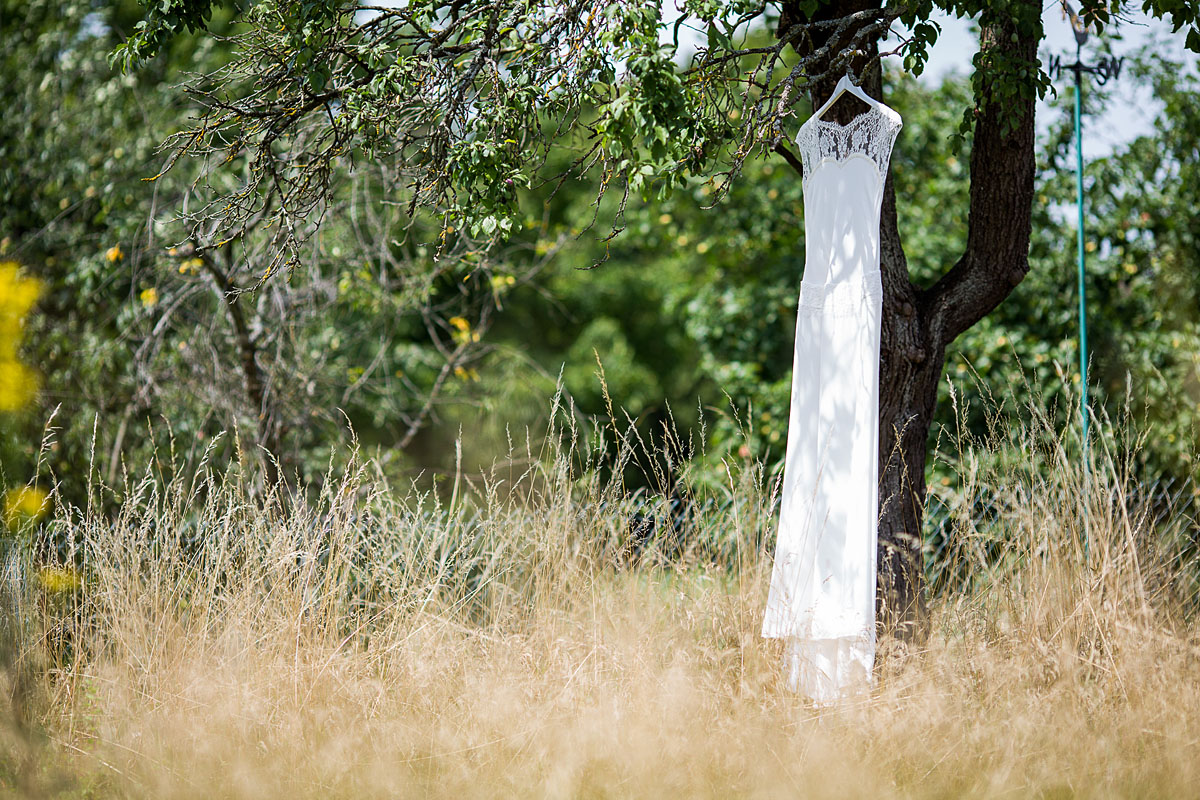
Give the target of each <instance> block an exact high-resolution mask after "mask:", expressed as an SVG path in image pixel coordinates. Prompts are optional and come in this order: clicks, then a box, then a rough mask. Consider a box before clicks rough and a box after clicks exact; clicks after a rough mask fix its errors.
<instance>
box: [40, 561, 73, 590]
mask: <svg viewBox="0 0 1200 800" xmlns="http://www.w3.org/2000/svg"><path fill="white" fill-rule="evenodd" d="M37 582H38V585H39V586H41V587H42V591H44V592H45V593H46V594H70V593H71V592H74V591H77V590H78V589H79V588H80V587H81V586H83V579H82V578H80V577H79V573H78V572H76V571H75V570H74V569H72V568H71V567H42V568H41V569H39V570H38V571H37Z"/></svg>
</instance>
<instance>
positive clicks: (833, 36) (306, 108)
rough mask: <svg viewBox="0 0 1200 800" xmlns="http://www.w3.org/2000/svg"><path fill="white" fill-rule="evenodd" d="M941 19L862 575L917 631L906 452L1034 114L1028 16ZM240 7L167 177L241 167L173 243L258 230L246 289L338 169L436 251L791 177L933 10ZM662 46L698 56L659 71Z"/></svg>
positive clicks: (184, 3)
mask: <svg viewBox="0 0 1200 800" xmlns="http://www.w3.org/2000/svg"><path fill="white" fill-rule="evenodd" d="M938 6H939V7H941V8H944V9H946V10H948V11H950V12H953V13H955V14H958V15H968V16H971V17H972V18H974V19H976V20H977V22H978V24H979V28H980V37H979V43H980V44H979V51H978V53H977V54H976V55H975V57H974V61H973V64H974V75H973V77H972V90H973V96H972V101H971V103H970V105H969V107H968V108H967V109H965V110H964V116H963V125H962V129H963V132H964V133H969V134H970V136H971V139H970V167H969V171H970V190H969V195H968V199H967V207H966V208H965V209H963V211H965V212H966V216H967V234H966V240H965V244H964V247H963V249H962V251H961V253H959V254H958V255H957V257H956V258H955V259H954V260H953V262H952V263H950V264H946V265H942V267H941V270H940V272H939V274H938V275H937V277H936V278H935V279H934V280H933V281H932V282H930V283H928V284H925V285H919V284H918V283H916V282H914V280H913V277H912V276H911V275H910V272H909V268H908V264H907V261H906V256H905V251H904V247H903V242H902V238H901V231H900V229H899V225H898V221H897V220H898V215H897V208H896V195H895V189H894V185H893V183H892V181H891V180H890V179H889V180H888V181H887V184H886V187H885V195H884V201H883V203H884V205H883V214H882V221H881V231H880V234H881V254H882V265H881V267H882V272H883V285H884V315H883V334H882V352H883V355H882V363H881V373H880V433H881V435H880V482H881V483H880V487H881V492H880V496H881V515H880V559H879V563H880V568H881V569H880V600H881V605H882V610H883V611H884V612H885V614H886V617H887V619H889V620H890V621H891V622H894V623H899V622H903V623H909V622H912V621H915V620H919V618H920V617H921V616H922V613H921V612H922V607H923V600H922V597H923V593H922V587H921V583H920V580H921V579H920V574H921V573H920V558H919V545H920V538H921V537H920V529H921V527H920V525H921V514H922V508H923V505H924V494H925V483H924V473H925V461H926V446H927V439H928V432H929V427H930V424H931V422H932V419H933V414H934V407H935V404H936V400H937V395H938V383H939V378H940V376H941V374H942V369H943V365H944V362H945V355H946V351H947V347H948V346H949V345H950V344H951V343H952V342H953V341H954V340H955V339H956V338H957V337H958V336H959V335H960V334H961V333H963V332H964V331H966V330H968V329H969V328H971V326H973V325H974V324H976V323H977V322H978V321H979V320H981V319H983V318H984V317H985V316H987V315H988V314H989V313H990V312H991V311H992V310H993V309H995V308H996V306H997V305H998V304H999V303H1000V302H1001V301H1003V300H1004V298H1005V297H1007V296H1008V294H1009V293H1010V292H1011V291H1012V289H1013V288H1014V287H1015V286H1016V285H1018V284H1019V283H1020V282H1021V280H1022V279H1023V278H1024V276H1025V275H1026V273H1027V272H1028V269H1029V262H1028V250H1029V241H1030V231H1031V209H1032V205H1033V186H1034V171H1035V170H1034V121H1033V109H1034V102H1035V100H1036V99H1037V97H1038V96H1040V95H1042V94H1043V93H1044V92H1045V90H1046V88H1047V87H1048V78H1047V76H1046V75H1045V73H1044V72H1043V71H1042V70H1041V67H1040V65H1039V63H1038V60H1037V55H1036V54H1037V47H1038V44H1039V43H1040V42H1041V40H1042V38H1043V30H1042V23H1041V4H1040V3H1035V2H1032V1H1031V0H965V1H961V2H960V1H959V0H950V1H949V2H942V3H939V4H938ZM213 7H214V3H213V2H212V0H166V1H165V2H161V3H154V4H149V5H148V7H147V11H146V15H145V18H144V19H143V20H142V21H141V22H140V23H139V25H138V29H137V30H136V31H135V33H134V35H132V36H131V37H130V38H129V39H128V40H127V42H126V43H125V44H124V45H123V46H122V47H121V48H120V49H119V50H118V51H117V52H116V53H115V56H116V58H117V59H118V60H119V61H121V62H122V63H123V64H125V65H127V66H128V65H132V64H135V63H138V62H140V61H141V60H143V59H145V58H147V57H149V56H151V55H152V54H153V53H155V52H156V51H157V50H158V49H159V48H161V47H162V46H163V44H164V43H166V42H168V41H170V40H171V39H172V38H173V37H174V36H176V35H177V34H179V33H180V32H181V31H184V30H202V29H204V27H205V25H206V20H207V19H208V18H209V16H210V14H211V13H212V9H213ZM1144 7H1145V8H1146V9H1147V10H1149V11H1151V12H1153V13H1154V14H1156V15H1158V16H1160V17H1167V18H1169V19H1170V20H1171V22H1172V24H1173V25H1174V27H1175V29H1176V30H1178V29H1180V28H1181V27H1186V28H1187V29H1188V32H1187V37H1188V44H1189V46H1191V47H1192V48H1193V49H1197V50H1200V29H1198V27H1197V26H1198V23H1200V16H1198V15H1200V4H1193V3H1185V2H1177V1H1175V0H1148V1H1147V2H1146V3H1145V4H1144ZM242 8H243V9H244V10H243V13H242V16H241V20H242V21H243V22H244V23H245V28H244V29H243V30H244V32H242V33H240V34H238V36H237V37H236V38H235V40H234V41H235V50H236V56H235V58H234V60H233V62H232V63H231V64H230V65H229V67H228V68H227V69H226V70H224V71H223V72H221V73H220V74H213V75H210V76H207V77H205V78H202V79H200V80H198V81H197V82H195V83H194V84H193V86H192V91H193V93H194V95H195V97H196V98H197V99H198V100H199V101H200V102H201V104H202V105H203V106H204V107H205V109H206V113H205V114H204V115H203V117H202V118H201V120H199V122H198V124H197V125H196V126H195V127H193V128H191V129H189V130H185V131H182V132H180V133H178V134H176V135H175V137H173V139H172V143H173V144H174V145H175V150H174V155H173V156H172V157H171V159H170V160H169V161H168V164H167V167H166V168H168V169H169V168H170V167H171V166H172V165H174V164H175V163H176V160H177V159H178V158H180V157H182V156H183V155H185V154H187V155H191V156H195V157H197V158H199V159H201V163H203V164H204V169H205V170H206V171H208V172H210V173H214V174H215V173H216V172H219V171H220V170H221V169H222V166H221V164H222V162H225V161H229V160H235V161H237V162H238V164H239V167H238V168H239V170H240V172H239V173H238V175H239V176H240V181H239V182H238V184H237V186H236V188H234V189H232V190H229V191H224V192H221V191H217V192H214V193H213V195H212V196H211V198H210V199H208V201H207V202H206V203H205V204H204V205H203V206H202V207H201V208H200V210H198V211H195V212H194V213H193V215H192V218H193V227H192V233H191V236H192V238H193V240H194V243H195V246H196V247H197V248H199V249H200V250H206V249H209V248H214V247H218V246H220V244H221V243H222V242H224V241H227V240H229V239H230V238H236V237H238V236H240V235H242V234H243V233H244V232H245V230H246V226H247V225H249V224H252V223H254V224H257V221H258V220H260V219H262V218H263V217H264V215H267V216H268V217H269V220H268V222H269V226H270V228H271V237H270V240H271V242H272V243H273V247H274V252H275V254H276V255H275V257H274V258H273V259H272V260H271V265H270V268H269V269H268V270H267V272H266V274H267V275H269V274H271V273H273V272H277V271H281V270H285V269H294V268H295V267H297V266H298V265H300V264H301V263H302V252H301V246H302V245H303V243H304V241H305V240H306V239H307V238H308V237H310V236H311V235H312V234H313V232H314V231H315V230H316V229H318V228H319V226H320V225H321V223H322V220H323V215H324V213H325V211H326V210H327V208H328V201H329V188H330V185H331V184H330V181H331V176H332V175H333V174H334V173H335V171H336V166H337V165H338V164H340V163H343V162H344V161H346V160H348V159H349V160H353V159H371V160H374V161H380V162H386V163H388V164H391V165H394V168H395V169H394V175H395V176H396V181H395V182H394V184H393V185H392V187H391V189H392V190H393V191H394V192H395V193H396V194H397V195H398V196H402V197H403V198H404V201H405V202H406V203H407V204H408V208H409V209H410V212H411V214H412V216H413V218H414V219H416V218H417V212H418V211H419V209H422V208H428V209H431V210H433V211H434V213H436V214H439V215H440V217H439V218H440V220H441V231H440V233H439V234H438V236H437V240H436V241H437V244H438V246H439V247H442V248H449V247H452V246H453V244H452V243H453V242H454V241H455V237H456V236H458V235H461V234H463V233H464V232H465V233H466V234H467V235H468V236H471V237H494V238H498V239H499V238H504V237H505V236H507V235H508V234H510V233H511V232H512V231H513V230H514V226H515V221H516V220H517V219H519V217H518V210H517V209H518V207H519V205H520V200H521V197H522V190H523V189H528V188H530V187H535V186H540V185H544V184H545V183H546V182H551V181H556V180H557V181H565V180H568V179H570V178H572V177H580V176H583V175H587V174H591V175H594V176H595V177H596V179H597V180H598V187H599V188H598V192H599V193H600V194H604V193H605V192H615V193H616V194H617V197H618V199H619V202H618V203H617V206H616V209H615V213H614V215H613V217H612V219H611V225H612V233H613V234H616V233H618V232H619V231H620V230H621V227H622V225H623V220H624V211H625V208H626V203H627V201H628V199H629V198H630V197H631V196H637V195H641V196H643V197H649V196H663V195H665V194H667V193H669V192H670V191H671V189H672V188H673V187H675V186H679V185H682V184H684V183H686V181H687V179H688V176H695V175H704V176H710V177H711V178H712V179H713V181H714V186H715V191H714V197H715V198H719V197H720V196H721V195H722V194H723V193H724V192H725V191H727V190H728V188H729V186H730V185H731V184H732V181H733V180H734V179H735V178H736V176H737V175H738V173H739V171H740V170H741V167H742V165H743V164H744V163H745V162H746V160H747V159H749V158H751V157H752V156H755V155H766V154H771V153H773V154H775V155H776V156H778V157H779V158H782V159H783V160H784V161H786V163H787V164H789V165H791V166H792V167H793V168H795V169H796V170H797V171H799V170H800V165H799V160H798V159H797V158H796V157H795V155H794V154H793V153H791V152H790V151H789V150H788V148H787V146H786V145H784V144H783V138H784V129H785V124H786V123H788V122H789V121H790V119H791V118H792V117H793V116H794V114H795V108H796V106H797V104H798V103H799V102H801V101H802V100H803V99H805V98H807V99H809V100H811V101H812V102H813V103H814V104H815V103H818V102H821V101H823V100H824V99H825V98H826V97H827V96H828V94H829V92H830V91H831V90H832V86H833V84H834V82H835V81H836V79H837V78H838V77H840V76H841V75H842V74H844V73H845V72H846V71H847V70H850V71H852V72H853V73H854V74H855V75H857V76H859V78H860V82H861V83H862V85H864V87H865V88H866V90H867V91H868V92H869V93H870V94H872V95H874V96H876V97H880V96H881V95H882V75H881V70H880V69H879V55H880V51H879V46H880V40H881V38H882V37H883V36H884V34H885V33H886V32H887V31H888V30H890V29H891V28H892V27H893V26H896V27H898V28H899V29H901V30H906V31H907V32H908V35H907V37H905V38H903V41H902V44H901V45H900V47H899V51H900V52H901V53H902V54H903V55H904V56H905V59H906V64H907V65H908V66H909V67H910V68H911V69H913V70H919V69H920V67H921V65H922V64H923V62H924V58H925V54H926V52H927V48H928V46H929V44H930V43H932V42H933V41H934V40H935V39H936V36H937V28H936V25H935V24H933V23H932V22H930V21H929V17H930V15H931V13H932V12H933V9H934V3H933V2H931V0H921V1H920V2H902V3H895V4H889V5H886V6H885V5H883V4H881V3H879V2H871V0H852V2H843V3H836V4H835V3H822V2H820V1H819V0H803V1H802V2H801V1H799V0H782V2H778V3H766V2H758V1H757V0H735V2H730V3H717V2H715V0H688V2H686V3H685V4H684V6H683V8H682V10H681V16H680V17H679V19H678V20H676V21H675V22H674V23H673V24H671V25H667V24H665V23H664V21H663V19H662V16H661V13H660V9H659V7H658V6H657V4H646V3H638V2H619V3H599V2H592V1H590V0H578V1H577V2H569V3H563V4H556V3H538V2H533V0H456V1H455V2H452V3H446V4H442V3H438V2H413V3H407V4H404V5H402V6H398V7H393V6H368V5H359V4H357V3H346V2H338V0H259V2H253V3H244V4H243V5H242ZM1120 8H1121V4H1120V3H1119V2H1109V1H1106V2H1099V0H1088V2H1086V3H1085V5H1084V8H1083V9H1082V15H1083V19H1084V20H1085V21H1087V22H1088V23H1089V24H1091V25H1093V26H1094V27H1096V28H1101V27H1103V26H1104V25H1106V24H1109V23H1110V22H1111V21H1112V20H1113V19H1114V18H1115V15H1116V14H1118V13H1119V11H1120ZM762 24H766V25H769V26H773V27H774V29H775V31H776V34H777V35H776V40H775V41H774V42H772V43H770V44H766V45H761V46H744V44H743V42H742V40H743V39H744V37H745V32H746V31H747V30H748V29H749V28H752V27H754V26H758V25H762ZM683 30H697V31H699V32H701V33H703V34H704V35H705V36H706V41H705V42H704V43H703V44H702V45H701V46H699V47H698V48H697V49H696V52H695V53H694V54H693V56H692V58H691V59H690V63H689V64H688V66H687V67H686V68H678V67H677V63H676V61H675V59H676V58H677V57H679V56H681V55H682V50H683V49H684V43H682V42H681V36H680V34H681V31H683ZM664 39H666V40H668V41H670V44H669V45H663V44H661V42H662V41H663V40H664ZM832 113H834V114H837V115H839V116H840V117H841V118H843V119H845V118H847V117H849V116H850V115H851V113H852V111H851V110H850V109H849V108H847V107H845V106H844V105H841V104H839V105H838V106H835V107H834V109H833V111H832ZM558 148H568V149H570V150H571V151H572V152H573V153H574V155H575V158H574V160H573V162H572V167H571V168H570V169H568V170H567V171H565V172H561V171H560V172H553V171H550V170H547V168H546V167H547V164H548V163H549V162H550V161H551V159H550V154H551V152H553V151H556V150H557V149H558ZM243 164H244V166H241V165H243ZM268 209H270V213H269V214H267V210H268Z"/></svg>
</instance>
